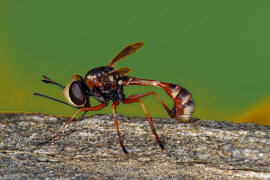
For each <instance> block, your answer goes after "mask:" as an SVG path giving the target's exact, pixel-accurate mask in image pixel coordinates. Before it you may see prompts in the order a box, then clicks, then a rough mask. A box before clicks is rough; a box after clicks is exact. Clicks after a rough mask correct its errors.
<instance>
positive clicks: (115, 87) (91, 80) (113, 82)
mask: <svg viewBox="0 0 270 180" xmlns="http://www.w3.org/2000/svg"><path fill="white" fill-rule="evenodd" d="M113 72H114V69H113V67H107V66H101V67H97V68H94V69H92V70H90V71H89V72H88V73H87V74H86V75H85V84H86V86H87V87H88V88H89V90H90V92H91V94H90V95H91V96H93V97H94V98H95V99H96V100H98V101H99V102H100V103H109V101H110V100H112V101H118V100H120V101H123V100H124V98H125V95H124V92H123V86H122V84H121V77H119V75H118V74H115V73H113Z"/></svg>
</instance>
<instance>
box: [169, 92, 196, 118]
mask: <svg viewBox="0 0 270 180" xmlns="http://www.w3.org/2000/svg"><path fill="white" fill-rule="evenodd" d="M173 100H174V107H173V109H172V113H173V115H174V116H175V118H176V119H178V120H180V121H182V122H188V121H189V120H190V119H191V117H192V113H193V112H194V107H195V104H194V101H193V100H192V95H191V93H190V92H189V91H188V90H187V89H186V88H183V87H181V88H180V90H179V92H178V94H177V95H176V96H175V97H174V98H173Z"/></svg>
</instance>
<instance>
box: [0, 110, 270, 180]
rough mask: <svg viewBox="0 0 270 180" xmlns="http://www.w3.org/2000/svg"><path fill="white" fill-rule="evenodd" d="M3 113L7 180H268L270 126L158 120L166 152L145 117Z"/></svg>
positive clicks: (0, 162) (2, 173) (1, 149)
mask: <svg viewBox="0 0 270 180" xmlns="http://www.w3.org/2000/svg"><path fill="white" fill-rule="evenodd" d="M67 119H68V117H56V116H50V115H45V114H24V113H3V114H0V134H1V136H0V178H1V179H33V178H37V179H55V178H60V179H142V178H143V179H270V127H268V126H260V125H256V124H234V123H231V122H215V121H211V120H193V121H192V122H189V123H180V122H178V121H177V120H175V119H160V118H154V119H153V121H154V125H155V127H156V130H157V132H158V134H159V136H160V139H161V141H162V142H163V143H164V145H165V150H164V151H163V152H161V150H160V148H159V146H158V145H157V144H156V141H155V138H154V135H153V134H152V132H151V129H150V126H149V124H148V122H147V120H146V119H145V118H139V117H126V116H120V115H119V116H118V120H119V125H120V131H121V134H122V137H123V139H124V144H125V146H126V148H127V150H128V151H129V153H128V155H125V154H124V153H123V152H122V150H121V147H120V145H119V142H118V136H117V133H116V130H115V127H114V123H113V117H112V115H95V116H92V117H88V118H83V119H81V120H74V122H72V123H71V125H70V126H69V127H68V128H67V129H66V130H65V131H64V132H62V133H60V136H59V137H58V138H56V139H54V140H52V141H49V142H48V140H49V139H50V138H51V137H52V136H53V135H54V134H56V133H58V132H60V130H61V128H62V126H63V125H64V123H65V122H66V121H67Z"/></svg>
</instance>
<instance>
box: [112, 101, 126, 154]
mask: <svg viewBox="0 0 270 180" xmlns="http://www.w3.org/2000/svg"><path fill="white" fill-rule="evenodd" d="M118 104H119V102H118V101H115V102H113V104H112V110H113V120H114V125H115V127H116V131H117V134H118V138H119V143H120V146H121V148H122V150H123V152H124V153H125V154H127V153H128V151H127V150H126V148H125V146H124V144H123V141H122V138H121V134H120V131H119V124H118V121H117V118H116V106H118Z"/></svg>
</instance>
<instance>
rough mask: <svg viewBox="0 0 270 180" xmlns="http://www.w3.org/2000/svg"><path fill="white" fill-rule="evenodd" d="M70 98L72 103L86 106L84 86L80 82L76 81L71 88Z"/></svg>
mask: <svg viewBox="0 0 270 180" xmlns="http://www.w3.org/2000/svg"><path fill="white" fill-rule="evenodd" d="M69 97H70V99H71V101H72V102H73V103H74V104H76V105H84V104H85V100H86V99H85V96H84V94H83V90H82V86H81V84H80V82H78V81H74V82H72V83H71V85H70V88H69Z"/></svg>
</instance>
